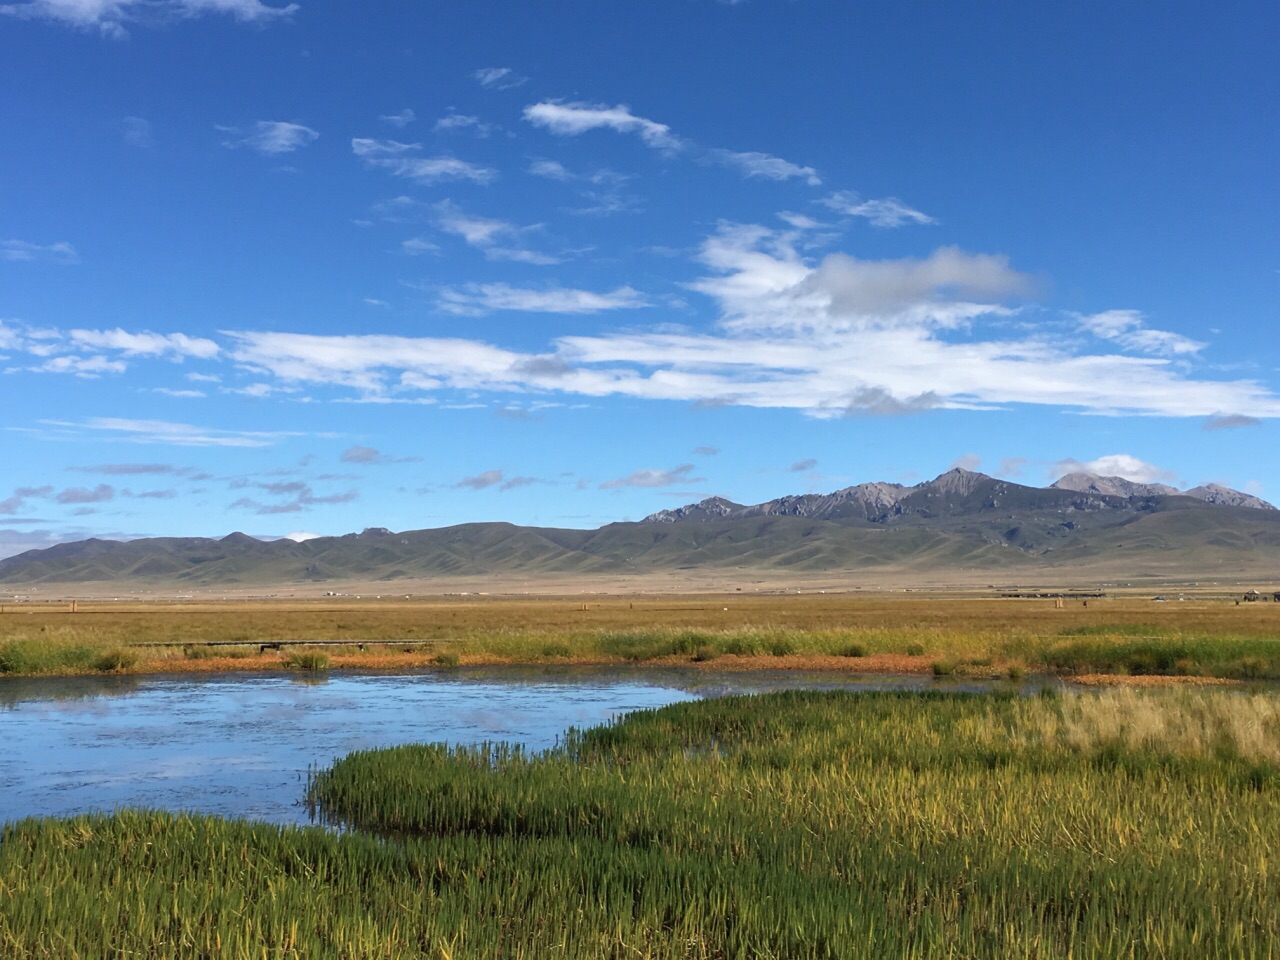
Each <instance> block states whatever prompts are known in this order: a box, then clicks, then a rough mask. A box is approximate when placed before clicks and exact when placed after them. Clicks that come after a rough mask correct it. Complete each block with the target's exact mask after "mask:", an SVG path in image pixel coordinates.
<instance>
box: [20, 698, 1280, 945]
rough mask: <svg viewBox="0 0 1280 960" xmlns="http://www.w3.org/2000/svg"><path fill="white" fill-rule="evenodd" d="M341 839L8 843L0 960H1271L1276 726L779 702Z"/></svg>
mask: <svg viewBox="0 0 1280 960" xmlns="http://www.w3.org/2000/svg"><path fill="white" fill-rule="evenodd" d="M309 799H310V801H311V802H312V803H314V804H315V805H316V806H317V807H318V809H319V810H320V811H322V812H323V815H324V817H325V818H326V819H327V820H328V821H329V822H330V823H340V824H342V825H343V826H344V827H345V828H346V829H345V830H344V831H341V832H335V831H332V830H326V829H320V828H303V829H299V828H280V827H274V826H268V825H261V824H257V825H255V824H248V823H242V822H233V821H225V820H219V819H216V818H208V817H194V816H185V815H179V814H171V813H158V812H129V811H124V812H119V813H117V814H115V815H114V816H91V817H79V818H75V819H70V820H28V821H24V822H21V823H16V824H10V825H8V826H7V827H5V829H4V834H3V841H2V842H0V954H2V955H3V956H5V957H6V958H15V960H16V958H24V960H25V958H37V957H38V958H53V957H59V958H61V957H85V958H88V957H143V958H181V957H192V958H194V957H200V958H228V960H230V958H237V960H238V958H247V957H253V958H258V957H267V958H308V960H313V958H345V960H356V958H375V957H380V958H381V957H387V958H418V957H431V958H442V957H447V958H464V957H465V958H493V957H512V958H514V957H528V958H543V957H567V958H582V960H587V958H591V960H595V958H618V960H621V958H637V957H641V958H664V960H665V958H671V960H675V958H681V960H688V958H742V960H746V958H753V960H758V958H785V960H794V958H847V957H883V958H900V957H954V958H960V957H965V958H993V960H994V958H1000V960H1004V958H1010V957H1025V958H1068V957H1075V958H1088V957H1164V958H1182V957H1185V958H1188V960H1191V958H1196V960H1199V958H1203V957H1226V958H1237V957H1238V958H1264V957H1275V956H1277V955H1278V954H1280V913H1278V912H1277V911H1276V909H1275V908H1276V904H1277V903H1280V871H1277V869H1276V866H1275V865H1276V864H1277V863H1278V862H1280V700H1278V699H1277V698H1276V697H1275V696H1274V695H1273V694H1268V693H1265V692H1246V691H1241V690H1204V689H1200V690H1188V689H1160V690H1150V691H1134V690H1109V691H1105V692H1102V693H1100V694H1080V695H1051V694H1046V695H1044V696H1039V697H1017V696H1013V695H998V694H981V695H961V694H923V695H922V694H901V693H871V694H848V693H780V694H769V695H765V696H759V697H740V698H727V699H723V700H709V701H701V702H694V703H686V704H679V705H675V706H670V707H664V708H662V709H659V710H654V711H646V712H640V713H635V714H631V715H629V716H626V717H624V718H622V719H620V720H618V721H616V722H614V723H612V724H610V725H606V726H603V727H598V728H594V729H590V730H585V731H570V732H569V733H568V734H567V735H566V736H565V738H564V739H563V741H562V742H561V743H560V744H559V745H558V746H557V747H556V748H554V749H552V750H550V751H547V752H546V753H542V754H537V755H528V754H526V753H524V752H522V751H520V750H519V749H515V748H512V747H509V746H505V745H501V744H493V745H487V746H478V747H455V748H449V747H446V746H427V745H423V746H403V747H396V748H392V749H386V750H377V751H372V752H366V753H357V754H353V755H351V756H349V757H347V758H346V759H344V760H342V761H340V762H338V763H337V764H336V765H335V766H334V767H333V768H332V769H330V770H327V771H324V772H321V773H320V774H318V775H317V776H316V777H315V778H314V779H313V781H312V783H311V785H310V790H309Z"/></svg>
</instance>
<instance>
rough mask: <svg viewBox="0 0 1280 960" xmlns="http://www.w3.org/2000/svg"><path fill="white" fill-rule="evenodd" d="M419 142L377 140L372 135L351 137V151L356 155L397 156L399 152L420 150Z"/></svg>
mask: <svg viewBox="0 0 1280 960" xmlns="http://www.w3.org/2000/svg"><path fill="white" fill-rule="evenodd" d="M421 149H422V144H420V143H401V142H400V141H399V140H377V139H374V138H373V137H352V138H351V152H352V153H354V154H355V155H356V156H357V157H361V158H368V157H398V156H400V155H401V154H405V153H413V152H414V151H415V150H421Z"/></svg>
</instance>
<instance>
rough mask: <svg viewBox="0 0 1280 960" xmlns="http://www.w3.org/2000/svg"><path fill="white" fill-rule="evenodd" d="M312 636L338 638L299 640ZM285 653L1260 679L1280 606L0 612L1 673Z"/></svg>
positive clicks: (717, 598)
mask: <svg viewBox="0 0 1280 960" xmlns="http://www.w3.org/2000/svg"><path fill="white" fill-rule="evenodd" d="M314 641H330V642H331V641H345V643H342V644H338V645H332V644H331V645H329V646H324V647H308V646H305V644H307V643H309V642H314ZM387 641H394V642H387ZM211 642H212V643H215V644H217V645H215V646H206V644H209V643H211ZM263 644H273V645H274V644H278V645H281V649H269V650H266V651H263V650H262V649H261V647H262V645H263ZM290 644H295V645H296V646H293V647H290V646H289V645H290ZM362 644H363V645H364V649H361V646H362ZM300 652H315V653H320V652H323V654H324V656H325V657H327V658H328V659H327V663H328V666H329V667H332V668H344V667H347V668H353V667H360V668H366V669H367V668H374V669H376V668H385V669H402V668H407V667H421V666H433V665H453V664H462V665H478V664H521V663H580V664H581V663H600V664H613V663H690V664H714V666H715V667H716V668H717V669H733V668H743V669H751V668H759V667H771V668H810V669H846V670H860V671H868V672H872V671H878V670H879V671H886V670H890V671H916V672H928V671H930V670H932V671H934V672H936V673H960V674H965V673H970V674H986V675H999V674H1007V673H1010V672H1012V673H1014V674H1015V675H1016V674H1018V673H1038V672H1046V673H1057V674H1066V675H1071V674H1091V673H1103V674H1125V675H1174V676H1210V677H1221V678H1237V679H1265V678H1272V679H1274V678H1277V677H1280V604H1274V603H1245V604H1236V603H1235V602H1234V601H1232V600H1228V599H1195V598H1192V599H1188V600H1186V601H1182V602H1179V601H1176V600H1175V601H1171V602H1153V601H1152V600H1150V599H1149V598H1137V597H1132V598H1109V599H1092V600H1090V601H1089V602H1088V604H1087V605H1086V604H1085V603H1084V602H1083V601H1081V600H1078V599H1077V600H1068V601H1066V602H1065V605H1064V607H1063V608H1062V609H1059V608H1057V606H1056V603H1055V601H1054V600H1052V599H1002V598H994V597H980V596H973V595H964V594H960V595H936V596H925V595H919V594H820V593H808V594H802V595H796V594H790V595H767V596H766V595H753V594H741V593H732V594H721V595H704V596H696V597H688V596H684V597H682V596H664V597H646V596H637V597H592V598H589V599H583V598H581V597H548V598H523V597H522V598H513V597H474V596H473V597H442V598H430V599H395V600H393V599H390V598H387V599H377V600H375V599H366V600H356V599H353V598H334V599H326V600H319V599H317V600H307V601H270V600H262V601H252V602H247V601H231V602H221V603H217V602H204V603H180V602H175V603H162V602H145V603H144V602H120V603H111V602H86V601H80V602H79V603H78V604H77V608H76V612H74V613H72V612H70V607H69V605H68V604H66V603H57V604H53V603H44V604H41V603H24V604H5V605H4V606H3V612H0V674H42V673H88V672H95V671H106V672H138V673H146V672H159V671H200V670H226V669H308V668H311V669H317V668H320V665H321V664H322V658H319V657H316V658H302V657H299V656H298V654H299V653H300Z"/></svg>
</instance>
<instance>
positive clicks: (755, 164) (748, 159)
mask: <svg viewBox="0 0 1280 960" xmlns="http://www.w3.org/2000/svg"><path fill="white" fill-rule="evenodd" d="M708 155H709V156H710V157H711V158H712V159H713V160H715V161H716V162H717V163H722V164H724V165H725V166H726V167H732V168H734V169H735V170H738V171H739V172H740V173H741V174H742V175H743V176H744V177H755V178H758V179H762V180H792V179H801V180H803V181H804V182H805V183H807V184H808V185H809V186H811V187H817V186H821V185H822V178H821V177H819V176H818V171H817V170H815V169H813V167H802V166H800V165H799V164H795V163H791V162H790V161H787V160H783V159H782V158H781V157H774V156H770V155H769V154H767V153H756V152H751V151H748V152H745V153H735V152H734V151H732V150H712V151H710V152H709V154H708Z"/></svg>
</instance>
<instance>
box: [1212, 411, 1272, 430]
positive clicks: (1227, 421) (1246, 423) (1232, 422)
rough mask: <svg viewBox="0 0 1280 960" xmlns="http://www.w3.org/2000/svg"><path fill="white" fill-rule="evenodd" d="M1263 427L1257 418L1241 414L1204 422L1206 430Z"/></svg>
mask: <svg viewBox="0 0 1280 960" xmlns="http://www.w3.org/2000/svg"><path fill="white" fill-rule="evenodd" d="M1261 425H1262V421H1261V420H1259V419H1258V418H1257V417H1246V416H1244V415H1243V414H1239V413H1228V414H1221V415H1218V416H1213V417H1210V418H1209V419H1208V420H1206V421H1205V422H1204V428H1205V429H1206V430H1238V429H1240V428H1241V427H1259V426H1261Z"/></svg>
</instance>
